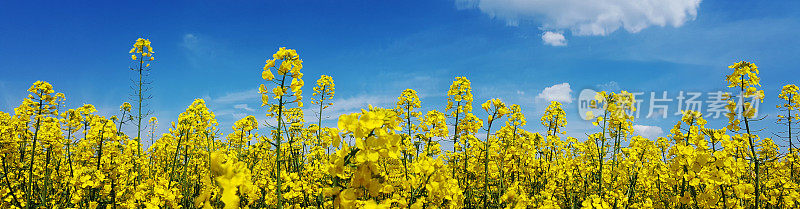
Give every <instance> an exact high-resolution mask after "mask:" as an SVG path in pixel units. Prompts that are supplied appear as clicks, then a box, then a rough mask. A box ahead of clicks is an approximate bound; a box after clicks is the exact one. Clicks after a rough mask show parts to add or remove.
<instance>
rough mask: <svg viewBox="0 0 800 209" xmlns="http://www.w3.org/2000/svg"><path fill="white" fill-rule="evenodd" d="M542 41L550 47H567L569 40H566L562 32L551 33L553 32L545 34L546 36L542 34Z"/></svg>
mask: <svg viewBox="0 0 800 209" xmlns="http://www.w3.org/2000/svg"><path fill="white" fill-rule="evenodd" d="M542 41H543V42H544V44H547V45H550V46H566V45H567V39H565V38H564V34H561V33H560V32H551V31H547V32H544V34H542Z"/></svg>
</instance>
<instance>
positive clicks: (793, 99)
mask: <svg viewBox="0 0 800 209" xmlns="http://www.w3.org/2000/svg"><path fill="white" fill-rule="evenodd" d="M131 53H132V54H133V55H132V57H133V58H134V59H136V60H139V61H140V63H143V62H144V61H146V59H145V57H147V58H150V60H152V54H153V51H152V48H151V47H150V42H149V41H148V40H146V39H139V40H137V42H136V43H135V44H134V48H133V49H132V50H131ZM143 66H147V65H143ZM302 67H303V65H302V61H301V60H300V57H299V55H298V54H297V52H296V51H295V50H291V49H286V48H280V49H279V50H278V51H277V52H276V53H274V54H273V55H272V59H269V60H267V62H266V64H265V66H264V69H263V71H262V74H261V75H262V78H263V79H264V81H263V82H265V83H264V84H261V85H259V90H258V92H259V94H260V95H261V96H262V97H261V102H262V106H268V108H264V109H265V110H264V111H267V113H266V115H267V118H266V119H264V118H259V117H256V116H252V115H247V116H245V117H243V118H240V119H239V120H237V121H236V122H234V123H233V124H232V125H231V126H226V127H230V128H228V129H225V130H223V129H220V128H218V126H219V123H218V122H217V118H216V114H215V113H214V112H213V111H212V110H211V109H210V107H209V106H207V104H206V102H205V101H204V100H202V99H196V100H194V101H193V102H192V103H191V104H190V105H189V106H187V107H186V109H185V111H184V112H182V113H180V114H179V115H178V117H177V118H175V120H174V122H171V123H167V124H168V130H167V132H166V133H164V134H163V135H161V136H156V130H157V125H158V124H159V123H158V119H156V118H155V117H152V118H150V119H149V121H148V122H147V123H148V124H147V128H149V131H148V133H147V134H149V138H150V142H149V143H140V142H139V140H138V138H135V137H134V139H132V138H131V137H130V136H128V135H126V133H125V132H124V130H126V129H128V128H129V127H128V126H129V125H128V124H127V123H128V122H129V121H130V120H131V118H132V117H133V116H132V114H131V110H132V109H133V107H132V105H131V104H130V103H128V102H125V103H123V104H122V105H121V106H119V108H120V111H119V114H118V115H108V116H103V115H98V114H96V113H97V112H98V111H97V109H98V108H95V107H94V106H93V105H90V104H85V105H82V106H80V107H77V108H74V109H69V108H67V107H65V106H66V105H65V104H64V101H65V95H64V94H61V93H56V91H55V90H54V88H53V86H52V85H50V84H49V83H47V82H44V81H37V82H35V83H33V85H32V86H31V87H30V88H29V89H28V92H29V93H30V94H29V95H28V96H27V97H25V98H24V99H23V100H22V102H21V104H20V105H19V106H18V107H16V108H14V110H13V112H9V113H5V112H0V145H2V146H0V166H2V167H0V197H2V198H0V208H204V209H209V208H369V209H373V208H374V209H377V208H387V209H388V208H414V209H417V208H419V209H422V208H796V207H797V205H796V204H797V203H798V201H800V185H799V184H798V182H800V172H799V171H800V169H797V168H795V167H798V166H800V164H798V161H800V160H799V159H800V157H798V154H797V153H796V151H797V150H796V149H794V148H792V147H794V145H793V144H792V143H793V142H792V140H788V141H789V143H790V147H789V149H788V150H781V146H779V144H778V143H780V142H778V140H779V138H778V137H780V138H781V139H783V138H785V139H793V138H796V136H791V135H790V134H791V133H794V132H792V127H793V125H792V124H794V123H796V121H798V120H800V115H798V113H797V111H798V108H799V107H800V104H799V103H800V102H799V101H800V99H798V98H797V96H796V94H797V93H798V91H800V89H798V87H797V86H795V85H785V86H784V87H783V88H782V90H781V93H780V95H778V98H779V99H780V101H782V102H785V103H784V104H781V105H778V106H777V108H778V109H779V110H781V111H782V112H781V113H780V114H781V115H780V116H779V117H778V122H779V124H780V125H785V128H786V129H787V130H786V132H784V133H782V134H786V135H785V136H784V135H781V134H776V135H777V136H776V138H774V139H773V138H767V137H762V136H760V135H763V134H762V133H761V132H759V131H757V130H760V129H761V128H763V127H761V124H759V123H756V122H755V121H757V120H753V116H754V111H755V110H754V108H753V107H752V106H751V104H750V103H752V102H746V101H745V102H737V101H735V100H736V99H737V98H736V97H739V98H738V99H740V101H741V100H742V99H745V98H758V99H761V98H763V97H764V95H763V92H762V91H761V90H758V89H757V87H759V86H760V84H759V78H758V73H759V72H758V68H757V67H756V66H755V65H754V64H752V63H748V62H739V63H735V64H733V65H731V66H730V68H731V69H732V71H733V72H732V73H731V75H728V76H727V77H725V80H726V81H727V82H728V85H729V87H731V88H733V89H734V90H736V91H738V92H739V95H738V96H732V95H726V96H725V98H724V99H726V100H728V106H727V108H728V110H731V113H730V114H728V115H727V116H728V119H729V121H728V124H727V125H722V126H720V127H712V126H718V125H719V124H714V123H710V122H708V121H706V120H705V119H704V118H703V115H702V114H701V113H700V112H697V111H683V112H682V116H681V118H680V119H679V120H677V121H676V123H675V125H674V126H673V128H672V129H671V130H670V131H669V133H668V134H667V135H666V136H665V137H657V138H654V139H648V138H645V137H643V136H638V135H636V133H634V132H633V124H634V120H635V118H634V116H633V115H632V114H631V113H632V112H633V111H635V110H636V105H635V103H636V101H635V99H634V98H633V94H631V93H629V92H626V91H620V92H599V93H598V94H597V95H596V97H595V100H594V101H593V102H591V105H592V106H595V107H598V108H602V109H601V110H602V112H598V113H596V116H597V117H593V118H592V120H593V121H592V122H593V125H594V127H595V128H594V129H596V130H594V131H593V132H590V133H585V134H584V133H568V132H567V130H565V129H566V127H567V126H566V125H567V119H566V118H567V112H568V111H565V110H564V107H563V106H562V104H561V103H559V102H551V103H550V104H549V106H547V108H546V109H545V110H544V112H539V113H536V114H537V115H535V116H536V117H539V123H536V124H533V125H535V126H537V127H531V125H530V124H528V123H527V119H526V118H527V117H526V115H525V114H524V113H526V111H525V109H524V108H523V107H522V106H520V105H517V104H509V105H506V103H504V102H502V101H501V100H500V99H489V100H487V101H486V102H485V103H483V104H482V105H481V109H483V110H484V111H485V112H486V114H485V115H483V114H477V115H478V116H476V114H473V112H472V110H473V109H472V102H473V95H472V87H471V83H470V81H469V80H468V79H467V78H465V77H456V78H455V80H454V81H453V83H452V85H451V86H450V88H449V90H448V92H447V96H446V97H447V104H446V106H445V107H444V109H443V111H442V109H439V108H441V107H425V106H423V105H422V102H421V99H420V98H419V95H417V91H415V90H412V89H406V90H403V91H402V92H400V96H399V97H397V102H396V103H395V104H394V105H392V106H393V107H389V108H381V107H373V106H372V105H369V106H367V107H366V108H365V109H362V110H361V111H359V112H355V113H343V114H341V115H335V116H334V117H335V118H336V119H338V120H337V123H336V127H326V123H323V121H324V120H325V119H324V118H325V117H324V116H325V115H324V113H323V111H324V110H325V109H326V108H327V107H331V106H332V105H334V103H333V96H334V92H335V85H334V81H333V78H332V77H330V76H327V75H321V76H320V78H319V79H318V80H317V81H316V85H315V86H314V88H313V90H314V91H313V93H312V104H315V105H319V106H314V108H313V109H303V105H302V87H303V86H304V81H303V80H302V78H303V73H302V72H300V70H301V69H302ZM273 71H275V72H277V74H272V73H273ZM600 106H602V107H600ZM100 109H102V108H100ZM737 110H738V111H737ZM314 111H318V112H314ZM306 112H312V114H311V115H313V116H310V117H309V116H308V115H306ZM325 113H327V112H325ZM423 113H424V114H423ZM328 114H330V113H328ZM539 114H541V115H539ZM315 117H316V118H315ZM309 118H310V119H311V121H312V122H307V121H306V120H307V119H309ZM481 118H483V119H481ZM314 119H316V120H314ZM498 121H502V122H500V123H497V122H498ZM539 125H541V126H539ZM498 127H499V128H498ZM534 129H535V130H541V132H533V131H531V130H534ZM451 130H452V132H451ZM223 132H224V133H223ZM795 132H796V131H795ZM573 136H574V137H573ZM764 136H766V135H764ZM145 137H147V136H145ZM450 142H452V143H453V144H452V145H453V147H452V149H450V148H449V147H448V148H442V145H445V143H450ZM440 143H442V144H440ZM141 144H145V145H147V148H146V149H143V148H141V147H142V145H141Z"/></svg>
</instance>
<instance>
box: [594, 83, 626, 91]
mask: <svg viewBox="0 0 800 209" xmlns="http://www.w3.org/2000/svg"><path fill="white" fill-rule="evenodd" d="M597 88H598V91H620V87H619V83H617V82H616V81H609V82H608V83H601V84H597Z"/></svg>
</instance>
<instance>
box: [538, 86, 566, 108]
mask: <svg viewBox="0 0 800 209" xmlns="http://www.w3.org/2000/svg"><path fill="white" fill-rule="evenodd" d="M571 93H572V89H571V88H570V86H569V83H562V84H556V85H553V86H551V87H547V88H544V90H542V93H539V95H537V96H536V99H541V100H545V101H558V102H561V103H572V95H571Z"/></svg>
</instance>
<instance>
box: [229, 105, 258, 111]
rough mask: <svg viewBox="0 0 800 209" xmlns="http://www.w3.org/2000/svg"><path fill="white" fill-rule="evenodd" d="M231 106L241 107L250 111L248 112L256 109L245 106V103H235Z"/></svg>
mask: <svg viewBox="0 0 800 209" xmlns="http://www.w3.org/2000/svg"><path fill="white" fill-rule="evenodd" d="M233 108H236V109H241V110H247V111H250V112H253V111H256V110H255V109H253V108H250V107H247V104H236V105H233Z"/></svg>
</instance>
